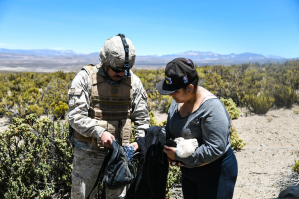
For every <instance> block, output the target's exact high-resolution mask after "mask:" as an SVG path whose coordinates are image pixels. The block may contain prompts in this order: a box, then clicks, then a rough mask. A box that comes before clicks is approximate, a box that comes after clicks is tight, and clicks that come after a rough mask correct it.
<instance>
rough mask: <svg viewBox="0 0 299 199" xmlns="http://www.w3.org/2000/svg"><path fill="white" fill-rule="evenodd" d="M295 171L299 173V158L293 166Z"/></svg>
mask: <svg viewBox="0 0 299 199" xmlns="http://www.w3.org/2000/svg"><path fill="white" fill-rule="evenodd" d="M292 169H293V171H295V172H297V173H299V160H295V165H294V166H293V167H292Z"/></svg>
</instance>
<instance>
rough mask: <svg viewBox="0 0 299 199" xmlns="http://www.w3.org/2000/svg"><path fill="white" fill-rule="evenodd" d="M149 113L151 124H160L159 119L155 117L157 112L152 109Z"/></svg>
mask: <svg viewBox="0 0 299 199" xmlns="http://www.w3.org/2000/svg"><path fill="white" fill-rule="evenodd" d="M149 115H150V124H151V126H158V122H157V119H156V118H155V113H154V112H153V111H150V112H149Z"/></svg>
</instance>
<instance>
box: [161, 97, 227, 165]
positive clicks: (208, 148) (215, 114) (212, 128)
mask: <svg viewBox="0 0 299 199" xmlns="http://www.w3.org/2000/svg"><path fill="white" fill-rule="evenodd" d="M229 129H230V116H229V114H228V112H227V111H226V109H225V107H224V105H223V104H222V102H221V101H220V100H219V99H217V98H214V99H208V100H206V101H205V102H204V103H203V104H202V105H201V106H200V107H199V108H198V109H197V110H196V111H194V112H193V113H191V114H190V115H188V116H186V117H181V116H180V114H179V112H178V103H176V102H175V100H173V101H172V103H171V105H170V107H169V110H168V118H167V123H166V125H165V127H164V130H165V131H166V134H167V137H172V138H177V137H183V138H185V139H190V138H196V139H197V141H198V148H196V149H195V151H194V153H193V154H192V155H191V156H188V157H186V158H181V157H179V156H178V155H177V154H175V160H178V161H182V162H183V163H185V167H187V168H194V167H197V166H200V165H203V164H207V163H210V162H213V161H215V160H216V159H218V158H219V157H221V156H222V155H223V154H224V153H225V152H226V151H227V150H228V149H229V148H230V146H231V144H230V134H229Z"/></svg>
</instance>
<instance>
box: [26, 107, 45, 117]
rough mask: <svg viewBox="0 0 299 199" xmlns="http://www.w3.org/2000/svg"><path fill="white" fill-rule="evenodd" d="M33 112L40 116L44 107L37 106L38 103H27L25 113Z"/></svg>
mask: <svg viewBox="0 0 299 199" xmlns="http://www.w3.org/2000/svg"><path fill="white" fill-rule="evenodd" d="M31 113H35V114H36V115H37V116H41V115H42V114H43V113H44V108H42V107H39V106H38V105H29V106H28V107H27V111H26V114H27V115H28V114H31Z"/></svg>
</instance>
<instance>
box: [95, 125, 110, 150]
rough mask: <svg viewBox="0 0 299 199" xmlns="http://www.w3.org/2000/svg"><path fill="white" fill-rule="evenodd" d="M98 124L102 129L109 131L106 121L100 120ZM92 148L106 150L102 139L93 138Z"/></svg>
mask: <svg viewBox="0 0 299 199" xmlns="http://www.w3.org/2000/svg"><path fill="white" fill-rule="evenodd" d="M98 124H99V126H100V127H102V128H104V129H106V130H108V122H107V121H105V120H98ZM91 143H92V146H93V148H94V149H98V150H105V147H104V146H103V145H102V142H101V139H100V138H94V137H93V138H92V142H91Z"/></svg>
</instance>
